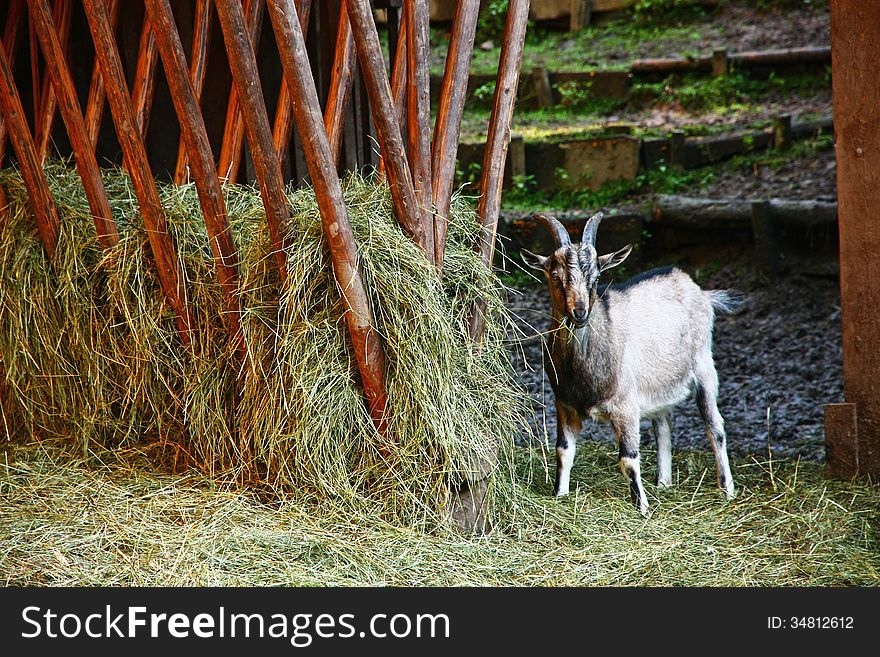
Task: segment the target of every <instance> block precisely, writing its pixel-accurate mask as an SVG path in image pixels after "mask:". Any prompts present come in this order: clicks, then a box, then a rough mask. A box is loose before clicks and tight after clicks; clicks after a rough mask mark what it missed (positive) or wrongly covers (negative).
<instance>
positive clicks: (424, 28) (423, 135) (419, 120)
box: [406, 0, 437, 263]
mask: <svg viewBox="0 0 880 657" xmlns="http://www.w3.org/2000/svg"><path fill="white" fill-rule="evenodd" d="M406 21H407V25H406V39H407V51H406V53H407V62H406V69H407V75H408V77H409V84H408V85H407V96H406V105H407V144H408V147H409V165H410V171H411V173H412V180H413V188H414V189H415V193H416V200H417V202H418V204H419V216H420V220H421V223H422V235H423V239H424V247H425V251H426V252H427V254H428V260H430V261H431V262H434V263H436V262H437V253H436V251H435V248H434V243H435V240H434V237H435V228H434V201H433V192H432V190H431V75H430V71H429V70H428V65H429V63H430V59H431V46H430V43H429V42H428V30H429V28H428V0H412V1H411V2H410V3H409V11H407V13H406Z"/></svg>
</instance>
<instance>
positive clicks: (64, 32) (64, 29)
mask: <svg viewBox="0 0 880 657" xmlns="http://www.w3.org/2000/svg"><path fill="white" fill-rule="evenodd" d="M71 14H72V11H71V6H70V0H55V8H54V9H53V11H52V17H53V20H54V23H55V25H56V26H57V32H58V38H59V40H60V42H61V52H62V54H63V55H64V57H63V60H66V59H67V44H68V41H69V38H70V17H71ZM34 32H35V33H36V34H37V40H38V41H41V39H40V35H39V30H38V29H37V28H36V26H35V27H34ZM41 47H42V46H41ZM43 53H44V57H45V47H43ZM65 66H66V63H65ZM46 68H47V69H48V68H49V64H48V61H47V63H46ZM46 73H47V74H46V76H45V77H44V78H43V91H42V100H41V101H40V108H41V110H42V114H41V115H40V116H38V117H36V118H35V120H36V121H37V130H36V139H35V141H36V144H37V157H38V158H39V160H40V162H45V161H46V157H47V155H48V154H49V144H50V143H51V141H52V127H53V126H54V125H55V110H56V109H57V108H58V99H57V98H55V86H54V85H53V84H52V83H51V82H50V75H49V72H48V71H47V72H46Z"/></svg>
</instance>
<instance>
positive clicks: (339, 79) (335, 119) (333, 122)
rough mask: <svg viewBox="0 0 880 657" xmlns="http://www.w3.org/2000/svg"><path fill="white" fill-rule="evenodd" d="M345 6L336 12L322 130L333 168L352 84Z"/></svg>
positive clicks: (350, 40)
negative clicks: (337, 17)
mask: <svg viewBox="0 0 880 657" xmlns="http://www.w3.org/2000/svg"><path fill="white" fill-rule="evenodd" d="M345 3H346V0H342V4H341V5H340V8H339V28H338V30H337V32H336V52H335V54H334V57H333V73H332V74H331V76H330V92H329V94H328V95H327V107H326V108H325V109H324V128H325V130H326V132H327V138H328V139H329V141H330V155H331V156H332V160H333V163H334V165H335V164H337V163H338V162H339V150H340V147H341V146H342V134H343V124H344V120H345V112H346V109H347V108H348V102H349V98H350V96H351V87H352V81H353V80H354V63H355V52H354V37H353V36H352V34H351V23H349V21H348V10H347V9H346V8H345Z"/></svg>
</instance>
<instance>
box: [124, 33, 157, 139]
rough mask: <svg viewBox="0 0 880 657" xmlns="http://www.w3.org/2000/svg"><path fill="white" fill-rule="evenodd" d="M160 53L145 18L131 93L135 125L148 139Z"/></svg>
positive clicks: (142, 135) (154, 36)
mask: <svg viewBox="0 0 880 657" xmlns="http://www.w3.org/2000/svg"><path fill="white" fill-rule="evenodd" d="M158 59H159V53H158V50H157V48H156V35H155V34H153V29H152V27H150V21H148V20H146V17H144V25H143V28H142V30H141V42H140V45H139V46H138V58H137V69H136V70H135V74H134V86H133V87H132V91H131V104H132V107H134V118H135V123H136V125H137V127H138V131H139V132H140V135H141V137H144V138H146V136H147V129H148V128H149V127H150V125H149V124H150V110H151V109H152V107H153V93H154V92H155V90H156V62H157V61H158Z"/></svg>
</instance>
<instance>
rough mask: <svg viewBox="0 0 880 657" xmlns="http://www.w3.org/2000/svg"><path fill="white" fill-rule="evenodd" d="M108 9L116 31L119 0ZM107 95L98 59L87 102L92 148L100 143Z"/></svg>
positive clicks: (110, 2)
mask: <svg viewBox="0 0 880 657" xmlns="http://www.w3.org/2000/svg"><path fill="white" fill-rule="evenodd" d="M107 11H108V12H109V13H110V31H111V32H113V33H115V32H116V19H117V18H119V0H109V2H108V5H107ZM106 101H107V95H106V93H105V92H104V79H103V78H102V77H101V67H100V66H99V64H98V59H97V58H95V63H94V66H93V68H92V81H91V84H90V85H89V100H88V101H87V102H86V117H85V120H86V132H87V133H88V135H89V143H90V144H91V145H92V148H95V147H96V146H97V145H98V135H99V134H100V132H101V122H102V121H103V119H104V105H105V104H106Z"/></svg>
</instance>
